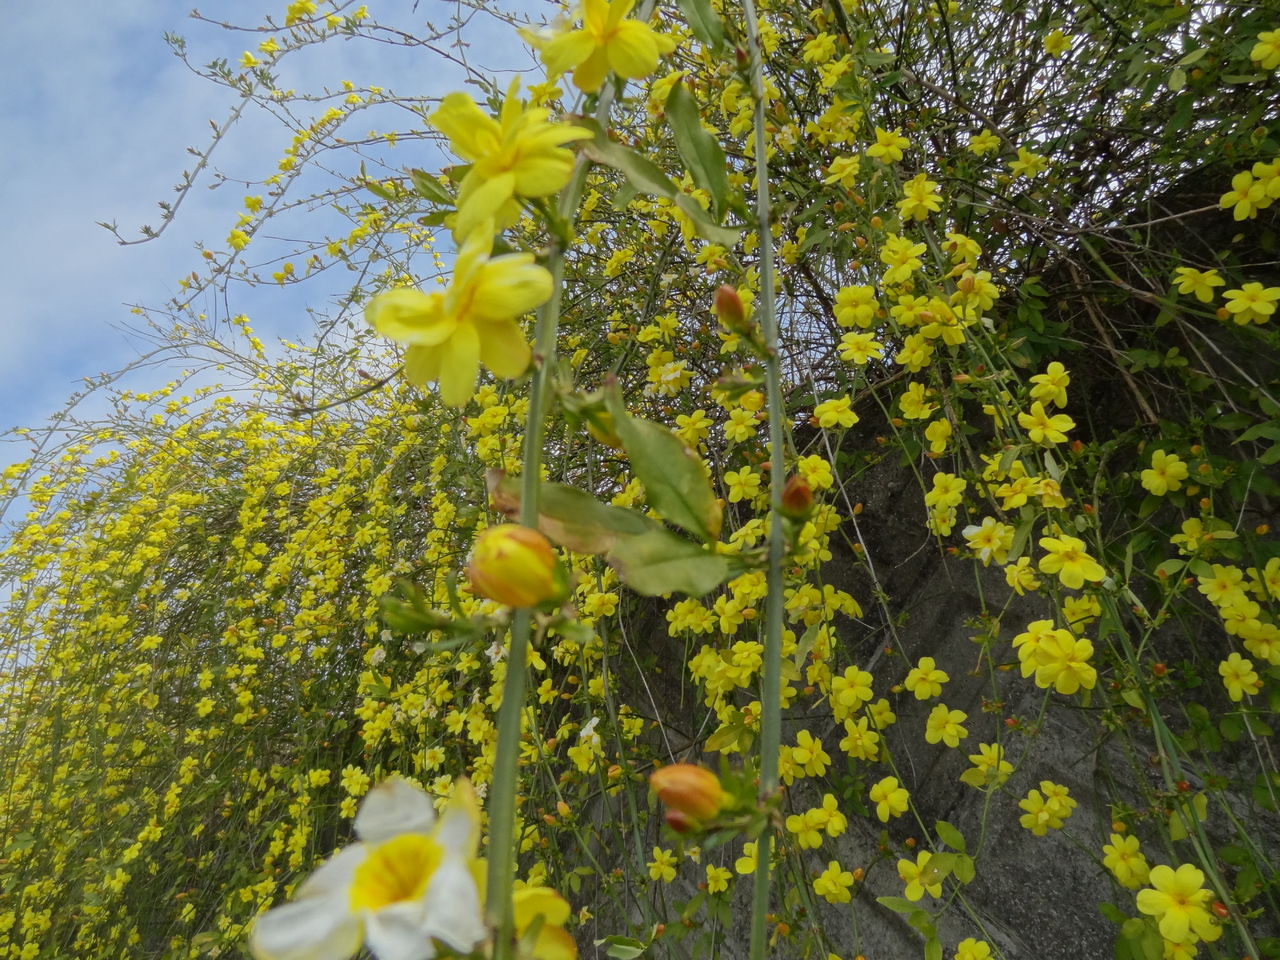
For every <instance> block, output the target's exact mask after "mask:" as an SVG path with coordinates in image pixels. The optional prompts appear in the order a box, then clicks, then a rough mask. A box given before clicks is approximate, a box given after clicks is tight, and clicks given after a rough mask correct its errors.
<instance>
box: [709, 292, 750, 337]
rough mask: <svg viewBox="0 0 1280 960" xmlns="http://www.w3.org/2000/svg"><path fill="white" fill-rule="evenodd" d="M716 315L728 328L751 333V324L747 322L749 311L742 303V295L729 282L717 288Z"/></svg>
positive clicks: (736, 331) (737, 331)
mask: <svg viewBox="0 0 1280 960" xmlns="http://www.w3.org/2000/svg"><path fill="white" fill-rule="evenodd" d="M715 309H716V317H717V318H718V319H719V321H720V322H721V323H722V324H724V327H725V329H726V330H730V331H732V332H734V333H750V331H751V324H749V323H748V322H747V311H746V308H745V307H744V306H743V305H742V297H740V296H738V291H737V290H736V289H734V288H733V287H731V286H729V284H727V283H724V284H721V285H720V288H719V289H718V290H716V302H715Z"/></svg>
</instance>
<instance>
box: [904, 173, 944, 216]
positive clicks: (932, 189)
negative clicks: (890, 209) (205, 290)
mask: <svg viewBox="0 0 1280 960" xmlns="http://www.w3.org/2000/svg"><path fill="white" fill-rule="evenodd" d="M902 195H903V197H904V199H902V200H899V201H898V212H899V214H900V215H901V216H902V218H903V219H904V220H906V219H908V218H910V219H913V220H924V219H926V218H927V217H928V216H929V214H930V213H936V212H937V211H938V210H939V209H941V206H942V198H941V197H939V196H938V185H937V184H936V183H934V182H933V181H932V180H930V179H928V178H927V177H926V176H925V175H924V174H923V173H917V174H916V175H915V176H914V177H912V178H911V179H910V180H908V181H907V182H906V183H905V184H903V186H902Z"/></svg>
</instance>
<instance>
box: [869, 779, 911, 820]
mask: <svg viewBox="0 0 1280 960" xmlns="http://www.w3.org/2000/svg"><path fill="white" fill-rule="evenodd" d="M867 796H868V798H869V799H870V800H871V802H872V803H874V804H875V805H876V816H877V817H879V818H880V822H881V823H888V822H889V818H890V817H900V816H902V815H903V814H904V813H906V812H907V804H908V803H909V802H910V799H911V794H910V793H908V792H907V790H906V788H905V787H902V786H899V785H898V778H897V777H885V778H884V779H882V780H880V781H879V782H878V783H876V784H875V785H874V786H873V787H872V788H871V791H870V792H869V793H868V794H867Z"/></svg>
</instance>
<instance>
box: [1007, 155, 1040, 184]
mask: <svg viewBox="0 0 1280 960" xmlns="http://www.w3.org/2000/svg"><path fill="white" fill-rule="evenodd" d="M1048 167H1049V160H1048V158H1047V157H1042V156H1040V155H1039V154H1038V153H1032V152H1031V151H1030V150H1028V149H1027V148H1026V147H1019V148H1018V159H1017V160H1010V161H1009V173H1010V174H1011V175H1012V176H1013V177H1014V178H1017V177H1026V178H1027V179H1028V180H1031V179H1034V178H1035V177H1037V176H1039V175H1040V174H1042V173H1044V171H1045V170H1047V169H1048Z"/></svg>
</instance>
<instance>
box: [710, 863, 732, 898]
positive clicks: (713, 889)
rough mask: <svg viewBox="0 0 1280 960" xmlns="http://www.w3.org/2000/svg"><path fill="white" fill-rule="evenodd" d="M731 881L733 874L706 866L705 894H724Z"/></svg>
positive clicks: (723, 869) (711, 865) (720, 868)
mask: <svg viewBox="0 0 1280 960" xmlns="http://www.w3.org/2000/svg"><path fill="white" fill-rule="evenodd" d="M732 879H733V874H732V873H731V872H730V871H729V870H727V869H725V868H724V867H717V866H715V865H713V864H707V893H724V892H725V891H726V890H728V889H729V881H730V880H732Z"/></svg>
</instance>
